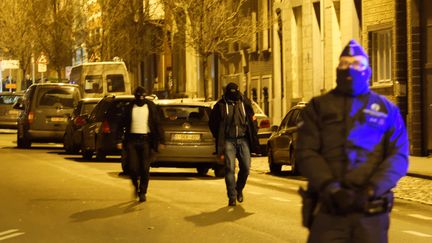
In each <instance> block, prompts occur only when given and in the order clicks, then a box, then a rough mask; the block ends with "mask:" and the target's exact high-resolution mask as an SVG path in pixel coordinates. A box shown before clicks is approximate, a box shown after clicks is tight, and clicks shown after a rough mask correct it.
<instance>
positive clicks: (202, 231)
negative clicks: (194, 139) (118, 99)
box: [0, 130, 432, 242]
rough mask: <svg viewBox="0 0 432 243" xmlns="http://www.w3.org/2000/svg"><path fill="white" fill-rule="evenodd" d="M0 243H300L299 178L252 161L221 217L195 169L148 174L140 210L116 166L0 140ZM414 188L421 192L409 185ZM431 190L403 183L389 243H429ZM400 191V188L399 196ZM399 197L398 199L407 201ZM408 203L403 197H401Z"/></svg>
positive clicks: (213, 189)
mask: <svg viewBox="0 0 432 243" xmlns="http://www.w3.org/2000/svg"><path fill="white" fill-rule="evenodd" d="M0 147H1V163H0V169H1V171H2V177H1V179H0V197H1V202H0V203H1V205H0V206H1V208H2V210H1V213H0V241H4V242H77V241H79V242H305V240H306V236H307V230H306V229H305V228H303V227H302V226H301V220H300V209H301V203H300V197H299V196H298V195H297V189H298V187H299V186H303V185H305V180H304V179H303V178H302V177H290V176H289V173H288V169H287V170H286V171H285V170H284V171H283V172H282V175H281V176H273V175H271V174H269V173H268V166H267V158H266V157H254V158H253V161H252V169H251V175H250V177H249V181H248V184H247V186H246V188H245V192H244V194H245V201H244V202H243V203H241V204H238V205H237V206H236V207H228V206H227V199H226V189H225V183H224V180H223V179H221V178H216V177H214V176H213V172H212V171H211V172H209V174H208V176H198V175H197V174H196V171H195V169H176V168H152V169H151V179H150V185H149V192H148V198H147V201H146V202H144V203H139V202H137V201H136V199H134V198H133V193H132V191H133V189H132V185H131V184H130V181H129V180H128V178H126V177H123V176H119V172H120V171H121V167H120V163H119V162H120V159H119V157H114V156H113V157H109V158H108V160H107V161H105V162H98V161H96V160H93V161H91V162H90V161H85V160H83V159H82V158H81V156H79V155H68V154H65V153H64V152H63V148H62V145H61V144H37V143H36V144H34V146H33V147H32V148H31V149H17V148H16V134H15V133H14V131H13V130H4V131H3V132H2V133H1V134H0ZM420 183H423V184H421V188H419V186H418V185H420ZM416 185H417V192H418V191H421V190H422V189H424V190H427V188H429V189H430V188H432V183H431V182H430V181H429V180H426V179H419V178H412V177H405V178H403V179H402V181H401V183H400V184H399V187H398V188H397V190H396V191H397V193H396V196H397V197H398V198H400V197H404V198H409V199H410V200H403V199H397V200H396V205H395V208H394V209H393V213H392V216H391V219H392V220H391V226H390V231H389V235H390V242H430V241H431V239H432V234H431V232H432V228H431V227H432V226H431V225H432V224H431V221H432V210H431V206H432V199H430V198H427V197H424V195H419V197H420V196H422V201H423V203H419V202H417V201H416V198H417V196H416V195H415V193H411V194H409V191H408V190H406V189H409V188H413V187H416ZM401 187H404V188H401ZM407 191H408V192H407ZM408 194H409V195H408Z"/></svg>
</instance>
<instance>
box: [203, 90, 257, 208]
mask: <svg viewBox="0 0 432 243" xmlns="http://www.w3.org/2000/svg"><path fill="white" fill-rule="evenodd" d="M209 127H210V130H211V132H212V134H213V137H215V138H216V153H217V155H218V157H219V159H221V160H225V166H226V170H225V171H226V173H225V183H226V187H227V193H228V205H229V206H235V205H236V198H237V200H238V201H239V202H243V188H244V187H245V185H246V181H247V178H248V175H249V170H250V164H251V152H258V149H259V148H258V146H259V143H258V136H257V130H258V129H257V124H256V118H255V116H254V111H253V109H252V104H251V102H250V100H248V99H247V98H246V97H244V96H242V95H241V93H240V91H239V87H238V85H237V84H235V83H229V84H227V86H226V88H225V93H224V95H223V97H222V99H220V100H219V101H218V102H217V103H216V104H215V106H214V107H213V110H212V111H211V114H210V120H209ZM236 158H237V159H238V161H239V168H240V170H239V172H238V176H237V182H236V180H235V175H234V172H235V160H236Z"/></svg>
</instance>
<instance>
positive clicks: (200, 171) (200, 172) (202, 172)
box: [197, 167, 209, 176]
mask: <svg viewBox="0 0 432 243" xmlns="http://www.w3.org/2000/svg"><path fill="white" fill-rule="evenodd" d="M197 171H198V175H200V176H205V175H207V173H208V171H209V168H205V167H198V168H197Z"/></svg>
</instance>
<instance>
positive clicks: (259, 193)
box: [247, 191, 263, 195]
mask: <svg viewBox="0 0 432 243" xmlns="http://www.w3.org/2000/svg"><path fill="white" fill-rule="evenodd" d="M247 193H248V194H253V195H262V194H263V193H262V192H255V191H248V192H247Z"/></svg>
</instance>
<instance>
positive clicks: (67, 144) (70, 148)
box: [63, 134, 79, 154]
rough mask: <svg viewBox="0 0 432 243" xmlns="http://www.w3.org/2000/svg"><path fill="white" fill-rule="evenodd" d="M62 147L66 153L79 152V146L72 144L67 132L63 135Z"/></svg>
mask: <svg viewBox="0 0 432 243" xmlns="http://www.w3.org/2000/svg"><path fill="white" fill-rule="evenodd" d="M63 148H64V150H65V152H66V153H68V154H77V153H78V152H79V147H78V146H76V145H74V144H73V142H72V141H71V138H68V135H67V134H65V135H64V136H63Z"/></svg>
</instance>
